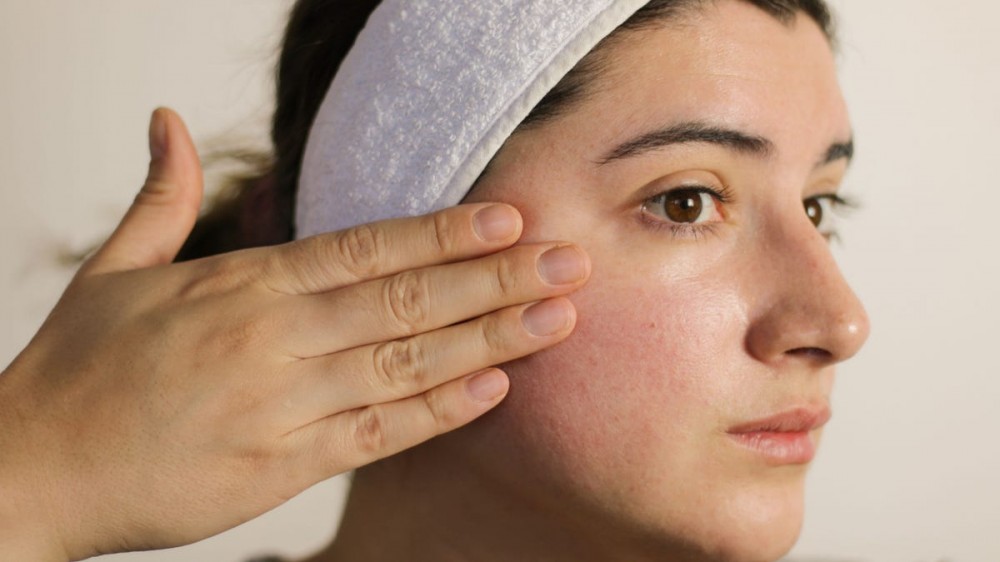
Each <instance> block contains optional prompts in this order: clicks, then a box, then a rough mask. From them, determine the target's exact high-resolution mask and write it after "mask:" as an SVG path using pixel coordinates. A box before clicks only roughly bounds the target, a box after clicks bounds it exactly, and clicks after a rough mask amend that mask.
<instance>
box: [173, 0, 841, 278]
mask: <svg viewBox="0 0 1000 562" xmlns="http://www.w3.org/2000/svg"><path fill="white" fill-rule="evenodd" d="M709 1H711V0H651V1H650V2H648V3H647V4H646V5H645V6H644V7H643V8H642V9H640V10H639V11H638V12H636V13H635V14H634V15H633V16H632V17H631V18H630V19H629V20H628V21H627V22H626V23H625V24H624V25H622V26H621V27H619V28H618V29H617V30H615V32H614V33H612V34H611V35H610V36H609V37H608V38H606V39H605V40H604V41H603V42H602V43H601V44H599V45H598V46H597V47H596V48H595V49H594V50H593V51H592V52H591V53H590V54H588V55H587V56H586V57H585V58H584V59H583V60H582V61H581V62H580V63H579V64H578V65H577V66H576V67H575V68H574V69H573V70H572V71H571V72H570V73H569V74H567V75H566V77H565V78H563V79H562V81H560V82H559V84H557V85H556V86H555V88H553V89H552V91H550V92H549V93H548V94H547V95H546V96H545V98H544V99H542V101H541V102H540V103H539V104H538V105H537V106H536V107H535V108H534V109H533V110H532V112H531V114H530V115H529V116H528V117H527V119H525V121H524V122H523V123H522V124H521V127H531V126H536V125H538V124H539V123H542V122H545V121H546V120H549V119H552V118H554V117H556V116H558V115H559V113H560V112H562V111H565V110H566V108H567V107H570V106H571V105H572V103H573V102H574V101H577V100H579V99H580V98H581V97H582V96H583V95H585V93H586V89H587V86H588V85H589V84H590V83H591V82H592V81H593V79H594V77H595V75H596V74H598V73H599V72H600V69H601V62H602V56H601V54H602V52H603V51H604V50H605V46H606V45H607V44H608V43H609V42H613V41H615V40H616V39H617V38H619V37H620V36H621V35H622V34H623V33H627V32H629V31H636V30H641V29H644V28H648V27H650V26H651V25H655V24H657V23H658V22H660V21H662V20H664V19H669V18H672V17H676V16H677V15H678V13H679V12H680V11H682V10H686V9H693V8H698V7H700V6H703V5H704V4H705V3H706V2H709ZM743 1H746V2H749V3H750V4H753V5H754V6H757V7H758V8H760V9H762V10H764V11H766V12H767V13H768V14H770V15H772V16H774V17H775V18H777V19H778V20H780V21H782V22H784V23H789V22H791V21H793V20H794V18H795V16H796V14H798V13H800V12H802V13H805V14H806V15H808V16H809V17H810V18H812V20H813V21H815V22H816V23H817V24H818V25H819V27H820V28H821V29H822V30H823V32H824V33H825V34H826V36H827V38H828V39H829V40H830V42H831V44H832V43H833V42H834V36H835V32H834V29H833V22H832V18H831V14H830V10H829V8H828V7H827V5H826V3H825V1H824V0H743ZM379 2H380V0H298V1H297V2H296V3H295V5H294V6H293V7H292V10H291V14H290V17H289V20H288V26H287V28H286V30H285V36H284V42H283V46H282V50H281V55H280V58H279V61H278V68H277V92H276V93H277V100H276V102H277V103H276V109H275V113H274V119H273V121H272V127H271V142H272V144H273V146H274V153H273V155H271V156H270V157H266V158H256V159H250V160H252V161H253V162H255V163H256V164H257V166H256V167H257V170H256V171H255V173H252V174H249V175H247V176H244V177H241V178H235V179H234V180H233V181H232V182H231V184H230V185H229V186H227V188H225V189H224V190H223V191H222V192H221V193H220V195H219V196H218V197H217V198H216V200H215V202H214V205H213V206H212V207H211V208H210V210H209V211H208V212H207V213H206V214H204V215H203V216H202V217H201V218H200V219H199V220H198V223H197V224H196V225H195V227H194V230H193V231H192V233H191V235H190V236H189V237H188V240H187V242H185V244H184V247H183V248H181V251H180V253H179V255H178V257H177V261H184V260H189V259H195V258H199V257H204V256H210V255H214V254H219V253H223V252H228V251H233V250H238V249H242V248H250V247H255V246H266V245H271V244H280V243H283V242H288V241H290V240H292V238H293V237H294V224H293V219H294V215H295V192H296V189H297V186H298V180H299V168H300V166H301V163H302V157H303V154H304V153H305V146H306V140H307V139H308V136H309V129H310V127H311V126H312V122H313V119H314V118H315V116H316V113H317V112H318V111H319V106H320V104H321V103H322V101H323V98H324V97H325V95H326V91H327V89H328V88H329V86H330V83H331V82H332V81H333V77H334V75H335V74H336V73H337V70H338V69H339V67H340V63H341V61H343V59H344V57H346V56H347V52H348V51H349V50H350V48H351V46H352V45H353V44H354V41H355V39H356V38H357V36H358V34H359V33H360V32H361V29H362V28H363V27H364V25H365V22H366V21H367V20H368V17H369V16H370V15H371V13H372V12H373V11H374V10H375V8H376V7H378V5H379Z"/></svg>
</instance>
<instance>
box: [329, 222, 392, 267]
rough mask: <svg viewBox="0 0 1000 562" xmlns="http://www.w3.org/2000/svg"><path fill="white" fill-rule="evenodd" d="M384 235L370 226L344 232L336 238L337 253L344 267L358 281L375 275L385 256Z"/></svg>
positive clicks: (365, 225)
mask: <svg viewBox="0 0 1000 562" xmlns="http://www.w3.org/2000/svg"><path fill="white" fill-rule="evenodd" d="M385 248H386V241H385V233H384V232H383V231H382V230H381V229H379V228H377V227H375V226H373V225H370V224H363V225H360V226H356V227H354V228H351V229H349V230H347V231H345V232H344V233H343V234H342V235H341V236H339V237H338V238H337V252H338V254H339V256H340V259H341V261H342V262H343V263H344V266H345V267H346V268H347V269H348V270H349V271H350V272H351V273H353V274H354V275H355V276H356V277H358V278H360V279H365V278H368V277H371V276H372V275H375V274H376V273H377V272H378V271H379V266H380V264H381V263H382V261H383V256H384V255H385Z"/></svg>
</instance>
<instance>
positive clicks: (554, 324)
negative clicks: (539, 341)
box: [521, 301, 570, 336]
mask: <svg viewBox="0 0 1000 562" xmlns="http://www.w3.org/2000/svg"><path fill="white" fill-rule="evenodd" d="M569 320H570V314H569V310H568V309H567V308H566V303H565V302H563V301H545V302H540V303H538V304H536V305H533V306H531V307H530V308H528V309H527V310H525V311H524V312H523V313H522V314H521V322H522V323H524V327H525V328H526V329H527V330H528V331H529V332H531V334H532V335H535V336H551V335H552V334H556V333H559V332H561V331H563V330H564V329H565V328H566V326H567V325H568V324H569Z"/></svg>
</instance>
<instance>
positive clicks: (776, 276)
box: [746, 220, 870, 366]
mask: <svg viewBox="0 0 1000 562" xmlns="http://www.w3.org/2000/svg"><path fill="white" fill-rule="evenodd" d="M803 223H804V224H803ZM774 230H776V232H772V233H769V234H768V235H767V236H768V237H769V238H772V240H771V241H770V243H768V244H766V245H765V247H766V248H767V250H766V251H765V252H762V254H763V255H762V256H761V259H760V265H762V266H763V267H760V268H758V271H759V275H760V276H761V278H759V279H758V284H757V290H756V291H755V292H756V293H757V299H755V301H756V302H757V303H758V305H757V307H755V308H756V310H755V311H752V312H751V315H750V325H749V328H748V332H747V342H746V345H747V348H748V351H749V353H750V354H751V355H752V356H754V357H755V358H756V359H757V360H759V361H761V362H764V363H768V364H775V363H778V362H781V361H787V360H790V359H791V360H797V361H803V362H808V363H810V364H814V365H818V366H826V365H832V364H836V363H839V362H841V361H844V360H846V359H849V358H851V357H853V356H854V355H856V354H857V353H858V351H860V350H861V347H862V346H863V345H864V343H865V341H866V340H867V339H868V335H869V332H870V324H869V319H868V314H867V313H866V312H865V309H864V306H863V305H862V304H861V301H860V300H859V299H858V297H857V295H856V294H855V293H854V291H853V290H851V288H850V287H849V286H848V284H847V281H846V280H845V279H844V277H843V275H842V274H841V272H840V268H839V267H838V266H837V263H836V262H835V261H834V259H833V255H832V254H831V252H830V248H829V244H828V243H827V241H826V240H825V239H824V238H823V237H822V235H820V234H819V232H817V231H816V230H815V228H814V227H813V226H812V223H811V222H809V221H808V220H805V221H795V225H794V227H791V228H787V229H783V230H778V229H774ZM752 290H753V289H752Z"/></svg>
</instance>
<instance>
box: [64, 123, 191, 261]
mask: <svg viewBox="0 0 1000 562" xmlns="http://www.w3.org/2000/svg"><path fill="white" fill-rule="evenodd" d="M149 150H150V156H151V160H150V164H149V175H148V176H147V178H146V183H145V184H144V185H143V186H142V190H141V191H140V192H139V195H138V196H136V198H135V201H134V202H133V203H132V207H131V208H129V210H128V212H127V213H126V214H125V217H124V218H123V219H122V221H121V223H119V225H118V228H117V229H115V231H114V233H113V234H112V235H111V237H110V238H109V239H108V240H107V242H105V243H104V245H103V246H102V247H101V249H100V250H98V251H97V253H96V254H95V255H94V256H93V257H92V258H91V259H90V260H88V261H87V263H86V264H84V266H83V268H82V270H81V274H83V275H96V274H100V273H110V272H114V271H124V270H130V269H139V268H143V267H150V266H154V265H160V264H166V263H170V262H171V261H173V259H174V257H175V256H176V255H177V252H178V251H179V250H180V248H181V245H183V244H184V240H185V239H187V236H188V235H189V234H190V233H191V229H192V227H193V226H194V222H195V220H196V219H197V218H198V210H199V207H200V206H201V198H202V172H201V163H200V162H199V160H198V152H197V150H196V149H195V146H194V142H193V141H192V140H191V135H190V134H189V133H188V131H187V127H185V126H184V122H183V121H181V118H180V117H179V116H178V115H177V114H176V113H174V112H173V111H171V110H169V109H165V108H160V109H157V110H156V111H155V112H153V116H152V118H151V120H150V125H149Z"/></svg>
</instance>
